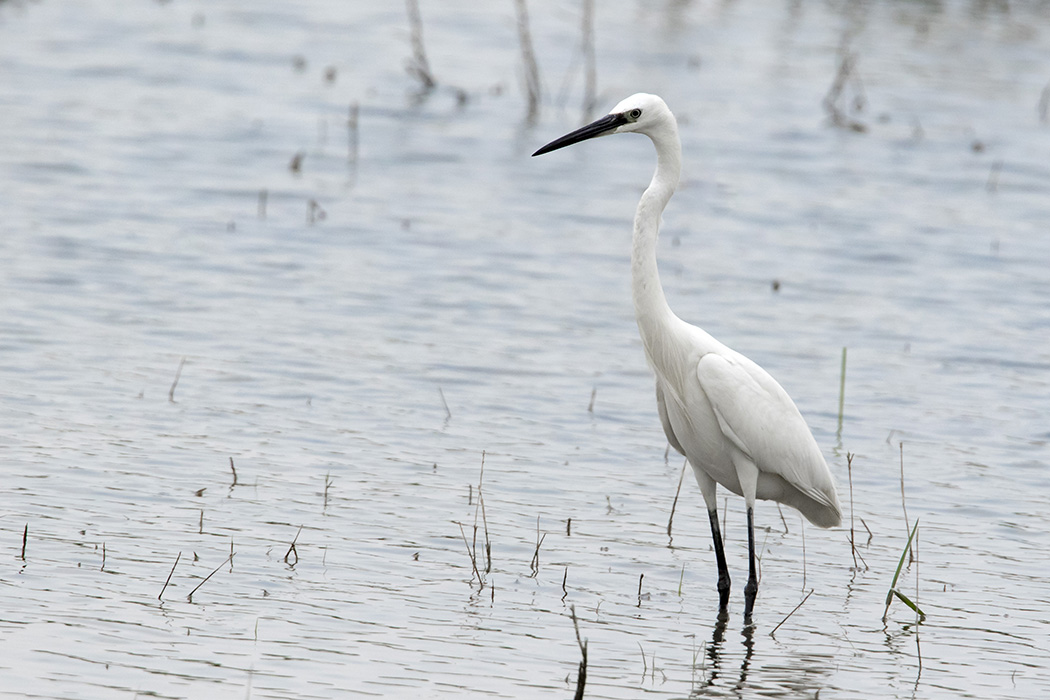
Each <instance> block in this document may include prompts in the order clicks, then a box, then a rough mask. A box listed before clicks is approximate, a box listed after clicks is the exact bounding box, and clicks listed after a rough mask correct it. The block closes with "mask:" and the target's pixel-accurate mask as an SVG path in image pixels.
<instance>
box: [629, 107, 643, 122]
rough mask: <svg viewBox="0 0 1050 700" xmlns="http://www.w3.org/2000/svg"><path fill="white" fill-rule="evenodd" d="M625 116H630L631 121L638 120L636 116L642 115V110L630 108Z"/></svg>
mask: <svg viewBox="0 0 1050 700" xmlns="http://www.w3.org/2000/svg"><path fill="white" fill-rule="evenodd" d="M627 116H628V117H630V118H631V121H638V117H640V116H642V110H640V109H632V110H631V111H630V112H628V113H627Z"/></svg>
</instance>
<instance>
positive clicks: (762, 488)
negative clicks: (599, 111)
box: [533, 93, 842, 622]
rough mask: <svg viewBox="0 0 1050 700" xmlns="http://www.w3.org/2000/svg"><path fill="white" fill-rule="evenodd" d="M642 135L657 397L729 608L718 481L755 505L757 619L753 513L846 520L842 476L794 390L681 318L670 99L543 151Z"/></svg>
mask: <svg viewBox="0 0 1050 700" xmlns="http://www.w3.org/2000/svg"><path fill="white" fill-rule="evenodd" d="M631 132H636V133H641V134H645V135H646V136H648V137H649V138H650V139H652V141H653V145H654V146H655V147H656V155H657V164H656V172H655V173H654V174H653V179H652V181H651V182H650V183H649V187H648V188H647V189H646V190H645V192H644V193H643V194H642V198H641V200H640V201H639V202H638V210H637V212H636V214H635V217H634V236H633V248H632V252H631V289H632V296H633V298H634V309H635V318H636V319H637V321H638V330H639V333H640V334H641V337H642V345H643V347H644V348H645V356H646V359H647V360H648V362H649V365H650V367H652V369H653V372H654V373H655V374H656V401H657V408H658V409H659V413H660V421H661V422H662V423H663V427H664V432H665V433H666V435H667V440H668V441H669V442H670V443H671V446H672V447H674V448H675V449H676V450H678V451H679V452H681V453H682V454H684V455H685V456H686V458H687V459H688V460H689V464H690V465H691V466H692V468H693V473H694V475H695V476H696V480H697V483H698V484H699V485H700V490H701V492H702V493H703V496H704V502H705V504H706V505H707V510H708V515H709V520H710V523H711V531H712V536H713V538H714V542H715V555H716V558H717V560H718V569H719V580H718V590H719V597H720V604H721V609H722V610H723V611H724V610H725V609H726V606H727V604H728V599H729V586H730V581H729V572H728V570H727V568H726V564H725V554H724V551H723V547H722V537H721V533H720V531H719V526H718V518H717V515H716V507H717V504H716V500H715V495H716V488H717V487H716V484H720V485H721V486H723V487H725V488H726V489H728V490H729V491H732V492H733V493H735V494H737V495H739V496H743V497H744V500H745V502H746V504H747V519H748V545H749V548H748V549H749V564H750V566H749V577H748V583H747V586H746V587H745V589H744V594H745V596H744V598H745V606H744V616H745V619H746V621H748V622H750V618H751V612H752V610H753V608H754V601H755V596H756V594H757V591H758V579H757V576H756V573H755V551H754V521H753V510H754V505H755V500H756V499H763V500H773V501H777V502H779V503H783V504H785V505H788V506H792V507H794V508H797V509H798V510H799V511H800V512H801V513H802V514H803V515H804V516H805V517H806V518H807V519H808V520H809V521H810V522H812V523H813V524H815V525H819V526H820V527H835V526H837V525H838V524H839V523H840V522H841V519H842V513H841V509H840V507H839V501H838V495H837V493H836V490H835V483H834V479H833V478H832V476H831V472H830V471H829V470H828V467H827V464H826V463H825V461H824V457H823V455H822V454H821V452H820V447H818V446H817V443H816V440H814V439H813V435H812V433H810V431H809V428H808V426H807V425H806V422H805V420H804V419H803V418H802V415H801V414H800V413H799V411H798V408H796V406H795V404H794V402H793V401H792V400H791V397H789V396H788V394H787V392H786V391H784V388H783V387H781V386H780V384H778V383H777V381H776V380H775V379H773V377H771V376H770V375H769V373H768V372H766V371H765V370H764V369H762V368H761V367H759V366H758V365H757V364H755V363H754V362H752V361H751V360H749V359H748V358H746V357H744V356H743V355H741V354H740V353H738V352H736V351H735V350H732V349H730V348H728V347H726V346H725V345H723V344H722V343H720V342H718V341H717V340H715V339H714V338H713V337H711V336H710V335H709V334H708V333H706V332H704V331H703V330H701V329H700V328H697V327H696V326H692V325H690V324H688V323H686V322H684V321H682V320H681V319H680V318H678V317H677V316H675V314H674V312H672V311H671V309H670V307H669V306H668V305H667V299H666V298H665V296H664V291H663V287H662V286H661V285H660V275H659V272H658V270H657V263H656V240H657V237H658V235H659V222H660V216H661V214H662V213H663V210H664V208H665V207H666V206H667V202H668V201H669V200H670V198H671V195H672V194H674V191H675V188H676V187H677V186H678V179H679V176H680V174H681V164H682V147H681V143H680V141H679V138H678V124H677V122H676V120H675V118H674V115H673V114H672V113H671V110H670V109H668V108H667V105H666V104H665V103H664V101H663V100H662V99H660V98H659V97H657V96H656V95H647V94H644V93H639V94H636V95H632V96H631V97H628V98H627V99H626V100H624V101H622V102H620V104H618V105H616V107H614V108H613V110H612V111H611V112H610V113H609V114H608V115H606V116H605V117H602V118H601V119H598V120H597V121H595V122H593V123H591V124H588V125H587V126H585V127H583V128H581V129H577V130H576V131H574V132H572V133H570V134H566V135H565V136H563V137H561V138H560V139H556V140H555V141H552V142H551V143H549V144H547V145H546V146H544V147H543V148H541V149H539V150H538V151H536V153H534V154H533V155H541V154H543V153H548V152H550V151H553V150H556V149H558V148H563V147H565V146H569V145H571V144H573V143H577V142H579V141H583V140H586V139H590V138H594V137H597V136H605V135H608V134H620V133H631Z"/></svg>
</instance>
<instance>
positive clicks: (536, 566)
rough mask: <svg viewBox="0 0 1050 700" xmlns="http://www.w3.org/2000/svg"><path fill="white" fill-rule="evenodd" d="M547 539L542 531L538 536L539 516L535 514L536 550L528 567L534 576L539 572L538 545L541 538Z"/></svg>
mask: <svg viewBox="0 0 1050 700" xmlns="http://www.w3.org/2000/svg"><path fill="white" fill-rule="evenodd" d="M545 539H547V533H546V532H545V533H543V536H542V537H541V536H540V516H538V515H537V516H536V551H535V552H533V554H532V563H530V564H529V568H530V569H531V570H532V576H533V577H535V576H536V575H537V574H539V573H540V546H541V545H542V544H543V540H545Z"/></svg>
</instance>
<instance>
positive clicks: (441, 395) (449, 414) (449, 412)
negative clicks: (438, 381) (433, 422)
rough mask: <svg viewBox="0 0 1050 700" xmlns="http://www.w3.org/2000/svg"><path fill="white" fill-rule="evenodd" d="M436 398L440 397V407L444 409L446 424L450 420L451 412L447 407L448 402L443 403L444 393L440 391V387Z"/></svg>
mask: <svg viewBox="0 0 1050 700" xmlns="http://www.w3.org/2000/svg"><path fill="white" fill-rule="evenodd" d="M438 396H440V397H441V405H442V406H444V407H445V422H446V423H448V422H449V421H450V420H452V411H451V409H449V407H448V401H445V392H443V391H442V390H441V387H438Z"/></svg>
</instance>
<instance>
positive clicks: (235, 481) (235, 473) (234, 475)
mask: <svg viewBox="0 0 1050 700" xmlns="http://www.w3.org/2000/svg"><path fill="white" fill-rule="evenodd" d="M230 471H231V472H233V483H232V484H230V488H231V489H232V488H233V487H234V486H236V485H237V467H235V466H233V457H230Z"/></svg>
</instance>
